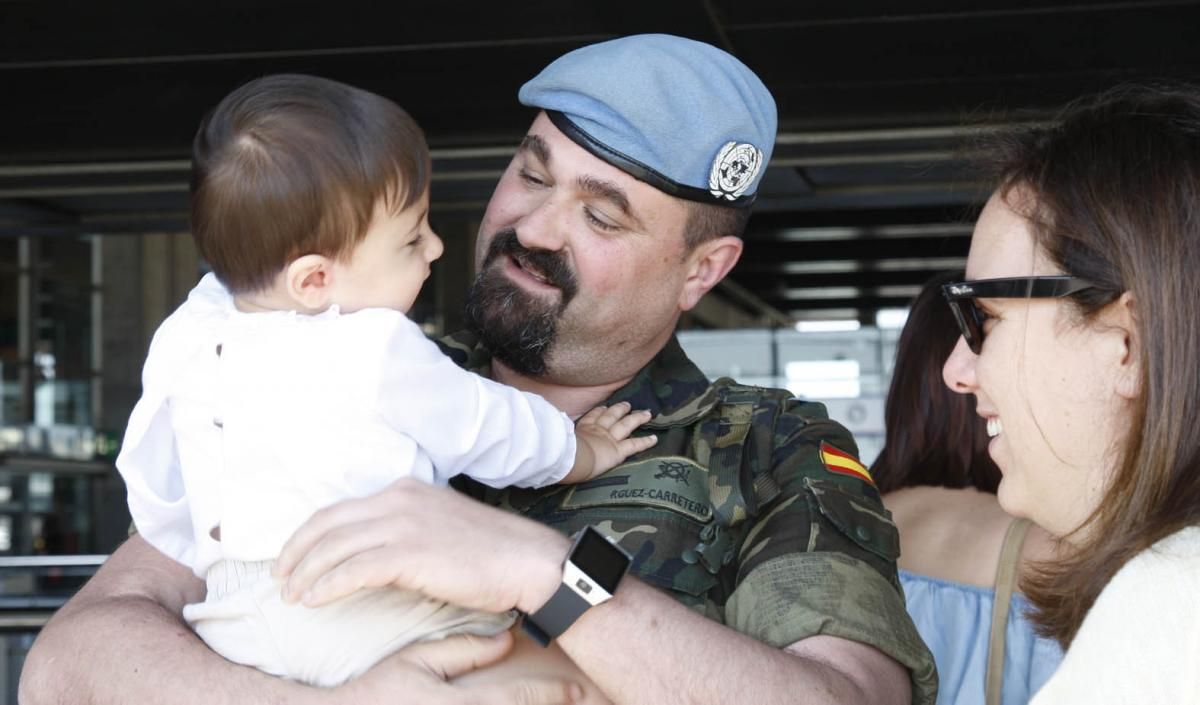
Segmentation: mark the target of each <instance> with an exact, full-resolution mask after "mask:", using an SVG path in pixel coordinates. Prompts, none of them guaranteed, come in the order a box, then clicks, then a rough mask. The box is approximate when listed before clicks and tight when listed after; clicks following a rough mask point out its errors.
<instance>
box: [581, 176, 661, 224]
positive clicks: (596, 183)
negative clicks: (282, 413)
mask: <svg viewBox="0 0 1200 705" xmlns="http://www.w3.org/2000/svg"><path fill="white" fill-rule="evenodd" d="M575 184H576V185H577V186H578V187H579V190H581V191H583V192H584V193H586V194H588V195H591V196H595V197H597V198H603V199H604V200H606V201H608V202H609V203H611V204H613V205H614V206H616V208H617V210H619V211H621V213H623V214H624V215H625V217H626V218H629V219H630V220H632V221H633V223H634V225H635V226H637V229H638V230H644V229H645V227H644V226H643V225H642V220H641V219H640V218H638V217H637V214H636V213H634V212H633V208H632V207H631V206H630V205H629V196H626V195H625V190H624V189H622V188H621V187H620V186H617V185H616V184H614V183H613V182H611V181H605V180H604V179H597V178H596V177H594V176H588V175H586V174H585V175H583V176H580V177H579V178H578V179H576V180H575Z"/></svg>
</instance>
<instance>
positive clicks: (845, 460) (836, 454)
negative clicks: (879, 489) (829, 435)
mask: <svg viewBox="0 0 1200 705" xmlns="http://www.w3.org/2000/svg"><path fill="white" fill-rule="evenodd" d="M821 462H822V463H824V464H825V469H826V470H828V471H829V472H836V473H837V474H839V475H849V476H850V477H857V478H858V479H860V480H862V481H864V482H866V483H867V484H868V485H870V486H872V487H874V486H875V480H873V479H872V478H871V473H870V472H869V471H868V470H867V468H866V466H865V465H863V464H862V463H860V462H858V458H855V457H854V456H853V455H850V454H849V453H847V452H845V451H841V450H838V449H837V448H834V447H833V446H831V445H829V444H828V443H826V442H825V441H821Z"/></svg>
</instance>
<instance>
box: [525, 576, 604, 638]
mask: <svg viewBox="0 0 1200 705" xmlns="http://www.w3.org/2000/svg"><path fill="white" fill-rule="evenodd" d="M589 607H591V604H589V603H588V601H587V600H585V599H583V598H582V597H580V596H579V593H577V592H575V591H574V590H572V589H571V588H570V587H569V586H567V585H565V584H561V583H560V584H559V586H558V589H557V590H555V591H554V595H553V596H552V597H551V598H550V601H549V602H547V603H546V604H544V605H542V608H541V609H539V610H538V611H537V612H534V613H533V614H527V615H525V618H524V619H522V620H521V628H522V629H524V630H525V633H526V634H528V635H529V636H531V637H533V639H534V641H536V642H538V643H539V644H541V645H542V646H548V645H549V644H550V642H551V641H552V640H554V639H556V638H558V636H559V635H560V634H562V633H563V632H565V631H567V628H568V627H570V626H571V625H572V624H574V623H575V620H577V619H579V616H580V615H582V614H583V613H584V612H586V611H587V610H588V608H589Z"/></svg>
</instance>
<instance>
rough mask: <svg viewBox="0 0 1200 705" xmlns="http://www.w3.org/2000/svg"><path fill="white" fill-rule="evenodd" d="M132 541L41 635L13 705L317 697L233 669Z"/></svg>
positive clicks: (152, 559) (156, 563)
mask: <svg viewBox="0 0 1200 705" xmlns="http://www.w3.org/2000/svg"><path fill="white" fill-rule="evenodd" d="M163 561H169V559H166V558H165V557H163V558H162V559H161V560H160V559H159V557H158V556H157V555H155V552H154V549H152V548H150V547H149V546H148V545H146V544H145V543H144V542H142V541H141V540H140V539H137V538H136V537H135V538H134V539H132V540H131V541H130V542H129V543H127V544H126V546H123V547H122V548H121V549H120V550H119V551H118V552H117V553H116V554H114V555H113V557H112V558H110V559H109V563H107V564H105V566H104V567H103V568H101V570H100V572H98V573H97V575H96V577H95V578H93V580H92V581H91V582H89V583H88V585H86V586H85V587H84V588H83V589H82V590H81V591H80V592H79V594H78V595H76V596H75V598H73V599H72V600H71V601H70V602H69V603H67V605H65V606H64V607H63V608H62V609H61V610H59V612H58V613H57V614H56V615H55V616H54V618H53V619H52V620H51V621H50V622H49V623H48V624H47V625H46V627H45V628H44V629H43V630H42V633H41V634H40V635H39V636H38V639H37V641H36V642H34V645H33V648H32V649H31V650H30V652H29V655H28V657H27V658H26V661H25V668H24V670H23V671H22V673H21V683H20V701H21V702H22V703H23V704H24V705H42V704H43V703H55V704H57V703H72V704H73V705H76V704H78V703H97V704H105V703H154V702H170V703H174V704H179V705H189V704H191V703H207V704H219V703H237V702H242V703H244V702H249V701H253V702H263V703H271V702H279V703H282V702H288V703H304V702H308V701H309V699H310V696H315V695H316V693H315V691H312V690H311V689H308V688H305V687H302V686H297V685H295V684H294V683H290V682H287V681H283V680H281V679H275V678H270V677H268V676H265V675H263V674H261V673H259V672H257V671H254V670H252V669H249V668H245V667H242V666H236V665H234V664H231V663H229V662H228V661H226V660H225V659H223V658H221V657H220V656H218V655H216V654H215V653H213V652H212V651H211V650H209V649H208V647H206V646H205V645H204V644H203V643H202V642H201V641H200V640H199V639H197V638H196V636H195V635H194V634H193V633H192V631H191V630H190V629H189V628H188V627H187V625H186V624H184V623H183V622H182V621H181V620H180V618H179V614H178V610H179V609H180V608H181V607H182V602H183V600H184V599H186V598H187V597H188V593H187V591H186V590H177V591H164V590H163V589H162V588H161V586H162V585H164V584H167V585H170V584H172V583H173V582H174V584H178V579H179V575H178V574H177V572H176V570H175V568H174V567H173V566H170V565H167V564H165V563H163Z"/></svg>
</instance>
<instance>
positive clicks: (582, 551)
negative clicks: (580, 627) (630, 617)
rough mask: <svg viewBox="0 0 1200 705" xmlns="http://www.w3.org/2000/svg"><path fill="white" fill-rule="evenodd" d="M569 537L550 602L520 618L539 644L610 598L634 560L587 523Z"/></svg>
mask: <svg viewBox="0 0 1200 705" xmlns="http://www.w3.org/2000/svg"><path fill="white" fill-rule="evenodd" d="M572 538H573V539H574V543H572V544H571V550H570V551H569V552H568V553H567V560H566V562H564V563H563V577H562V584H561V585H559V586H558V590H556V591H555V592H554V596H553V597H551V598H550V601H549V602H547V603H546V604H545V605H542V608H541V609H539V610H538V611H537V612H534V613H532V614H527V615H525V618H524V619H522V620H521V628H522V629H524V630H525V633H527V634H529V636H531V637H533V639H534V641H536V642H537V643H539V644H541V645H542V646H549V645H550V642H551V641H552V640H553V639H555V638H557V637H558V636H559V635H560V634H562V633H563V632H565V631H567V628H568V627H570V626H571V625H572V624H574V623H575V620H577V619H579V616H580V615H582V614H583V613H584V612H586V611H588V609H590V608H592V607H595V606H596V605H599V604H601V603H604V602H608V601H609V600H611V599H612V596H613V595H614V594H615V593H616V592H617V585H618V584H619V583H620V582H621V578H622V577H624V575H625V571H627V570H629V564H630V563H631V562H632V561H633V559H632V558H630V556H629V554H628V553H626V552H625V550H624V549H622V548H621V547H620V546H618V545H617V544H616V543H614V542H613V541H611V540H610V539H609V538H608V537H607V536H605V535H604V534H602V533H600V532H599V531H597V530H596V529H593V528H592V527H590V526H588V527H585V528H584V529H583V530H582V531H580V532H579V533H577V534H575V535H574V536H573V537H572Z"/></svg>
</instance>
